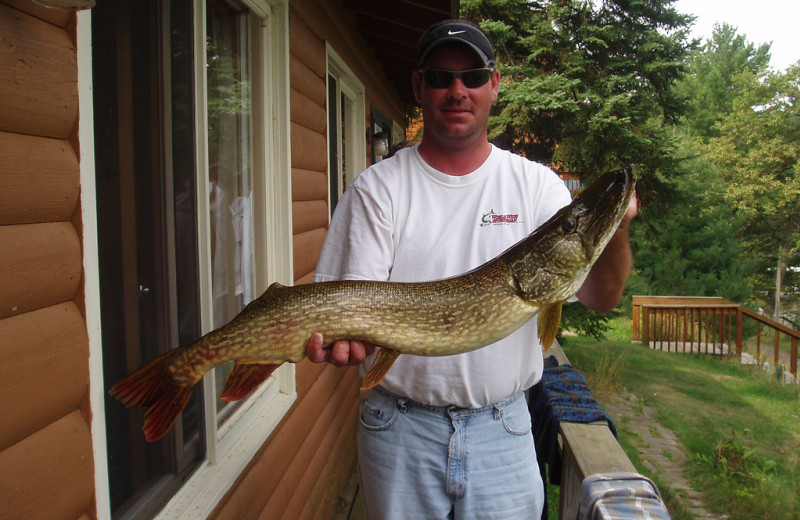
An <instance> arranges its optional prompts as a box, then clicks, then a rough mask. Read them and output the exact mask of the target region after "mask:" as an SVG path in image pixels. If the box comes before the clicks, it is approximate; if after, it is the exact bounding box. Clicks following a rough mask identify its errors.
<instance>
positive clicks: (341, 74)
mask: <svg viewBox="0 0 800 520" xmlns="http://www.w3.org/2000/svg"><path fill="white" fill-rule="evenodd" d="M327 50H328V100H327V102H328V150H329V153H328V171H329V176H328V179H329V181H330V187H329V200H330V214H331V215H333V210H334V209H335V208H336V204H337V202H338V201H339V197H340V196H341V194H342V193H343V192H344V190H345V189H346V188H347V186H349V185H350V183H352V182H353V180H355V178H356V176H357V175H358V174H359V173H361V172H362V171H364V169H365V168H366V167H367V166H366V147H365V143H364V130H365V128H364V121H365V112H364V105H365V94H364V86H363V85H362V84H361V82H360V81H359V80H358V78H356V76H355V74H353V72H352V71H351V70H350V68H349V67H348V66H347V65H346V64H345V62H344V60H342V59H341V58H340V57H339V55H338V54H337V53H336V51H334V50H333V47H331V46H330V45H328V47H327Z"/></svg>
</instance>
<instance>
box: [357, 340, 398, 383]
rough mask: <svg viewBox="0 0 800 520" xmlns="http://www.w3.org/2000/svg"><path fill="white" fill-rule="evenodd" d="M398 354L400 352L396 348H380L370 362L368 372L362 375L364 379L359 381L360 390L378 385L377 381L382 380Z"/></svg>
mask: <svg viewBox="0 0 800 520" xmlns="http://www.w3.org/2000/svg"><path fill="white" fill-rule="evenodd" d="M399 356H400V353H399V352H397V351H396V350H391V349H388V348H381V349H380V350H378V354H377V355H376V356H375V361H374V362H373V363H372V366H371V367H370V368H369V372H367V375H366V376H364V381H363V382H362V383H361V390H369V389H370V388H374V387H376V386H378V383H380V382H381V381H382V380H383V378H384V377H385V376H386V373H387V372H389V369H390V368H392V365H393V364H394V362H395V361H396V360H397V358H398V357H399Z"/></svg>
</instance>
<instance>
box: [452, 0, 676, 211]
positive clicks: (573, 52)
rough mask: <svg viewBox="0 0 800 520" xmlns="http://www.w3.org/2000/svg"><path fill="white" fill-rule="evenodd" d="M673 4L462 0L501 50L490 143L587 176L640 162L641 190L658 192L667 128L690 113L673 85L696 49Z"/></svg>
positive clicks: (668, 168)
mask: <svg viewBox="0 0 800 520" xmlns="http://www.w3.org/2000/svg"><path fill="white" fill-rule="evenodd" d="M671 3H672V2H671V0H647V1H624V0H606V1H604V2H602V3H601V4H596V3H593V2H589V1H580V0H559V1H551V2H544V1H539V2H537V1H528V0H494V1H490V0H463V1H462V2H461V12H462V16H464V17H466V18H469V19H471V20H473V21H475V22H477V23H479V24H480V26H481V27H482V28H483V29H484V30H485V31H486V32H487V33H488V34H489V35H490V36H491V37H492V39H493V41H494V42H495V44H496V47H497V51H498V66H499V69H500V72H501V77H502V78H503V79H502V84H501V88H500V95H499V99H498V101H497V103H496V104H495V111H494V113H493V116H492V118H491V119H490V122H489V125H490V138H491V139H492V141H493V142H495V143H497V144H498V145H500V146H502V147H504V148H507V149H511V150H513V151H515V152H518V153H520V154H522V155H525V156H527V157H528V158H530V159H533V160H536V161H539V162H543V163H546V164H550V165H552V166H554V167H555V168H556V169H557V170H559V171H570V172H573V173H577V174H578V175H579V176H581V177H591V176H592V175H593V174H595V173H599V172H602V171H604V170H606V169H609V168H612V167H618V166H620V165H622V164H629V163H635V164H637V165H638V167H639V171H640V173H641V175H640V177H641V178H642V179H643V180H642V182H641V183H640V194H644V193H645V192H653V191H655V190H656V182H657V180H658V179H659V177H657V176H656V175H653V174H654V173H655V172H659V173H660V174H662V175H666V176H668V175H669V174H671V172H672V171H673V170H674V164H673V160H672V158H673V156H674V153H673V150H674V143H673V141H672V140H671V133H669V132H665V131H664V129H665V127H666V126H668V125H670V124H671V123H672V122H674V121H675V120H676V119H677V118H678V116H679V115H680V114H681V113H682V110H683V104H682V102H681V100H680V98H679V97H678V96H676V95H675V93H674V92H673V89H672V85H673V84H674V83H675V81H676V80H678V79H679V78H680V77H681V75H682V74H683V73H684V71H685V68H686V65H685V59H686V57H687V54H688V52H689V49H690V46H689V43H688V40H687V34H688V33H687V24H688V23H689V21H690V20H691V17H689V16H687V15H681V14H679V13H678V12H676V11H675V9H674V8H672V7H671V6H670V4H671ZM587 180H590V179H587ZM648 186H650V188H648ZM661 188H664V187H663V186H662V187H661ZM660 191H663V190H660ZM644 198H646V195H644Z"/></svg>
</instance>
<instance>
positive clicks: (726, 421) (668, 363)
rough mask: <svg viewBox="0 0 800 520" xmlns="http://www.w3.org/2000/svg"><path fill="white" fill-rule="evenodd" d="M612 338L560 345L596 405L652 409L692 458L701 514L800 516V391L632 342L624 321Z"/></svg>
mask: <svg viewBox="0 0 800 520" xmlns="http://www.w3.org/2000/svg"><path fill="white" fill-rule="evenodd" d="M608 335H609V339H608V340H602V341H596V340H594V339H591V338H582V337H569V338H566V340H565V341H564V344H563V345H562V346H563V347H564V350H565V352H566V353H567V356H568V357H569V358H570V361H571V362H572V363H573V364H574V365H575V366H576V367H577V368H578V369H580V370H581V371H582V372H583V373H584V374H585V375H586V376H587V379H588V380H589V384H590V386H591V387H592V389H593V391H595V394H596V396H597V398H598V400H599V401H600V402H601V403H603V401H604V400H607V399H613V398H615V396H616V395H619V394H620V393H622V392H631V393H633V394H635V395H636V396H637V397H638V398H639V399H640V400H642V404H643V405H646V406H650V407H653V408H656V409H657V410H658V420H659V422H660V423H661V424H663V425H664V426H665V427H666V428H669V429H671V430H673V431H674V432H675V433H676V435H677V436H678V438H679V439H680V441H681V443H682V444H683V446H684V447H685V449H686V451H687V453H688V454H689V456H690V459H691V461H692V462H691V468H690V479H691V481H692V484H693V486H694V487H696V488H697V489H700V490H703V492H704V493H705V494H706V497H707V503H706V506H707V508H709V509H711V510H714V511H716V512H718V513H724V514H726V515H728V516H729V518H731V519H745V518H747V519H754V518H764V519H767V518H768V519H790V518H792V519H796V518H800V499H798V494H800V387H798V386H783V385H782V384H780V383H779V382H778V381H776V380H775V379H774V377H767V376H765V375H763V374H762V373H761V371H760V369H758V368H755V367H744V366H741V365H738V364H736V363H734V362H733V361H731V360H726V359H720V358H714V357H711V356H705V355H696V354H675V353H672V354H670V353H665V352H660V351H652V350H650V349H648V348H646V347H645V346H643V345H640V344H633V343H631V342H630V337H631V334H630V320H624V319H622V320H616V321H615V322H614V323H613V327H612V330H611V331H610V332H609V334H608ZM621 430H622V431H621V435H620V437H621V440H620V443H621V444H622V445H623V448H624V449H625V450H626V452H627V453H628V455H629V457H630V458H631V460H632V462H634V465H637V468H639V470H640V471H642V473H645V474H647V472H646V471H645V468H644V467H642V466H641V461H637V460H634V459H636V458H637V456H638V453H637V452H636V448H635V446H636V441H635V439H631V438H629V436H628V435H627V434H626V431H625V429H624V428H622V429H621ZM628 433H629V432H628ZM650 476H652V477H656V479H657V475H650ZM667 485H668V483H667Z"/></svg>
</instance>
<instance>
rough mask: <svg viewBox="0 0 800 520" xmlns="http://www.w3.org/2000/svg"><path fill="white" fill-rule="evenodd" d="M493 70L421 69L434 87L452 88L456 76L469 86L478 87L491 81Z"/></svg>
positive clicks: (490, 68)
mask: <svg viewBox="0 0 800 520" xmlns="http://www.w3.org/2000/svg"><path fill="white" fill-rule="evenodd" d="M493 72H494V69H493V68H492V67H484V68H482V69H469V70H447V69H422V70H420V71H419V73H420V74H422V77H423V78H425V83H427V84H428V85H430V86H431V87H433V88H450V85H452V84H453V81H455V79H456V78H459V79H460V80H461V83H463V84H464V86H465V87H467V88H478V87H481V86H483V85H485V84H486V82H487V81H489V78H491V77H492V73H493Z"/></svg>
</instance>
